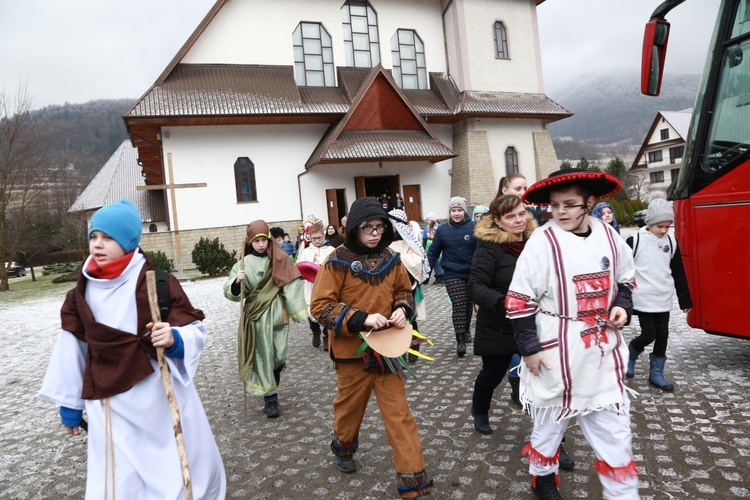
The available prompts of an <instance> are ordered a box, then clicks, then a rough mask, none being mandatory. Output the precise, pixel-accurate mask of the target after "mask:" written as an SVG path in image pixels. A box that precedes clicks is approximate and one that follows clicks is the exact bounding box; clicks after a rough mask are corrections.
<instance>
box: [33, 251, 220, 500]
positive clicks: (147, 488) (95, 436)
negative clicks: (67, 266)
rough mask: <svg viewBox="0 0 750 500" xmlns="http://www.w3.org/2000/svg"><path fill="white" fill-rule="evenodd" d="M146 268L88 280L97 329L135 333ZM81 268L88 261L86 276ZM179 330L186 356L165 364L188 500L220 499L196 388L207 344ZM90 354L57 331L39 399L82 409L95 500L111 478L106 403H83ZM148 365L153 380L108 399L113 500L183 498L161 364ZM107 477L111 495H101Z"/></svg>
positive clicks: (190, 328) (188, 329) (189, 329)
mask: <svg viewBox="0 0 750 500" xmlns="http://www.w3.org/2000/svg"><path fill="white" fill-rule="evenodd" d="M144 262H145V259H144V257H143V255H141V254H140V253H136V255H135V256H134V257H133V260H132V261H131V262H130V264H129V265H128V267H127V268H126V269H125V271H124V272H123V273H122V275H120V276H119V277H118V278H115V279H111V280H103V279H96V278H91V277H88V276H86V278H87V279H88V283H87V286H86V302H87V303H88V305H89V306H90V308H91V311H92V312H93V314H94V318H95V319H96V321H97V322H100V323H103V324H105V325H107V326H110V327H112V328H117V329H120V330H123V331H126V332H131V333H133V334H135V331H136V328H137V326H136V323H137V314H136V302H135V285H136V281H137V278H138V275H139V273H140V270H141V268H142V266H143V264H144ZM86 264H88V260H87V261H86V263H85V264H84V269H85V266H86ZM77 300H82V298H81V297H79V298H78V299H77ZM176 328H177V330H178V331H179V332H180V335H181V336H182V340H183V342H184V347H185V356H184V359H173V358H167V360H168V364H169V368H170V370H171V378H172V385H173V387H174V391H175V396H176V399H177V402H178V403H179V407H180V417H181V423H182V432H183V436H184V439H185V448H186V450H187V455H188V465H189V467H190V475H191V479H192V485H193V496H194V498H196V499H198V498H200V499H217V498H224V497H225V496H226V475H225V472H224V465H223V462H222V460H221V455H219V449H218V447H217V446H216V442H215V441H214V437H213V434H212V432H211V427H210V425H209V423H208V419H207V418H206V414H205V412H204V410H203V405H202V404H201V401H200V398H199V396H198V392H197V391H196V389H195V385H194V384H193V377H194V376H195V372H196V370H197V368H198V361H199V359H200V355H201V351H202V350H203V347H204V345H205V343H206V330H205V328H204V327H203V324H202V323H201V322H200V321H195V322H193V323H191V324H190V325H186V326H182V327H176ZM87 354H88V346H87V344H86V343H85V342H82V341H80V340H78V339H76V338H75V337H74V336H73V335H72V334H71V333H70V332H68V331H65V330H63V331H61V332H60V334H59V337H58V340H57V343H56V345H55V349H54V351H53V353H52V358H51V359H50V364H49V366H48V368H47V372H46V374H45V377H44V382H43V383H42V389H41V391H40V392H39V397H41V398H43V399H47V400H49V401H52V402H53V403H55V404H57V405H60V406H66V407H68V408H74V409H79V410H83V409H85V410H86V415H87V416H88V422H89V434H88V468H87V478H86V498H90V499H94V498H97V499H98V498H105V497H112V480H111V477H112V476H111V468H110V470H109V471H108V470H106V469H105V463H106V458H107V455H106V452H107V444H106V438H105V432H104V429H105V410H104V409H105V402H104V400H83V399H81V390H82V387H83V370H84V366H85V360H86V356H87ZM150 361H151V366H152V367H153V368H154V372H153V373H152V374H151V375H149V376H148V377H146V378H145V379H143V380H141V381H140V382H138V383H137V384H136V385H134V386H133V387H132V388H131V389H129V390H127V391H125V392H123V393H120V394H117V395H116V396H112V397H110V398H109V400H110V405H111V415H112V417H111V418H112V420H111V421H112V440H113V444H114V451H115V454H114V464H115V471H114V481H115V494H116V497H117V498H137V499H154V500H157V499H158V500H163V499H179V498H184V492H183V488H182V473H181V471H180V462H179V458H178V455H177V445H176V443H175V438H174V433H173V431H172V419H171V416H170V412H169V405H168V404H167V398H166V395H165V393H164V387H163V385H162V381H161V375H160V373H159V366H158V363H157V362H156V360H154V359H150ZM110 467H111V464H110ZM105 474H106V475H107V477H108V489H109V492H105V487H104V484H105Z"/></svg>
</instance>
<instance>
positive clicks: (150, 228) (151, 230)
mask: <svg viewBox="0 0 750 500" xmlns="http://www.w3.org/2000/svg"><path fill="white" fill-rule="evenodd" d="M158 230H159V228H157V227H156V224H149V225H148V232H149V233H155V232H156V231H158Z"/></svg>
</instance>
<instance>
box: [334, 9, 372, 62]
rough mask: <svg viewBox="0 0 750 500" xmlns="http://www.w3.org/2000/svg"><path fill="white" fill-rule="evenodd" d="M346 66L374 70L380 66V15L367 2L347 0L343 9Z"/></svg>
mask: <svg viewBox="0 0 750 500" xmlns="http://www.w3.org/2000/svg"><path fill="white" fill-rule="evenodd" d="M341 21H342V23H343V27H344V49H345V53H346V65H347V66H354V67H357V68H372V67H373V66H375V65H376V64H380V44H379V41H378V15H377V13H376V12H375V10H374V9H373V8H372V7H371V6H370V2H368V1H367V0H347V1H346V2H345V3H344V6H343V7H341Z"/></svg>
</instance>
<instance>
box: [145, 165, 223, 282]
mask: <svg viewBox="0 0 750 500" xmlns="http://www.w3.org/2000/svg"><path fill="white" fill-rule="evenodd" d="M167 167H168V170H169V183H168V184H157V185H153V186H136V188H135V189H136V190H138V191H163V190H165V189H166V190H169V198H170V200H171V202H172V230H173V231H174V237H175V247H176V248H175V249H176V250H177V252H176V255H177V268H178V270H179V273H180V274H179V276H180V277H182V276H184V274H183V272H182V249H181V248H180V225H179V222H178V220H177V199H176V196H175V189H184V188H197V187H206V186H208V184H206V183H205V182H195V183H191V184H175V183H174V170H173V168H172V153H167Z"/></svg>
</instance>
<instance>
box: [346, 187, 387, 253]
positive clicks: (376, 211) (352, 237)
mask: <svg viewBox="0 0 750 500" xmlns="http://www.w3.org/2000/svg"><path fill="white" fill-rule="evenodd" d="M371 219H382V220H383V225H385V232H384V233H383V234H382V235H381V236H382V237H381V238H380V242H379V243H378V246H377V247H375V248H369V247H367V246H365V245H363V244H362V243H360V242H359V231H357V230H356V229H357V228H359V227H360V226H361V225H362V224H364V223H365V222H367V221H368V220H371ZM346 227H347V231H346V239H345V240H344V246H346V248H348V249H349V250H351V251H352V252H354V253H357V254H365V255H366V254H371V253H375V252H382V251H383V250H384V249H386V248H388V246H389V245H390V244H391V243H392V242H393V225H392V224H391V220H390V219H389V218H388V214H387V213H386V212H385V210H383V207H382V205H381V204H380V202H379V201H378V200H376V199H375V198H371V197H364V198H358V199H356V200H354V203H352V207H351V208H350V209H349V214H348V215H347V220H346Z"/></svg>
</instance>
